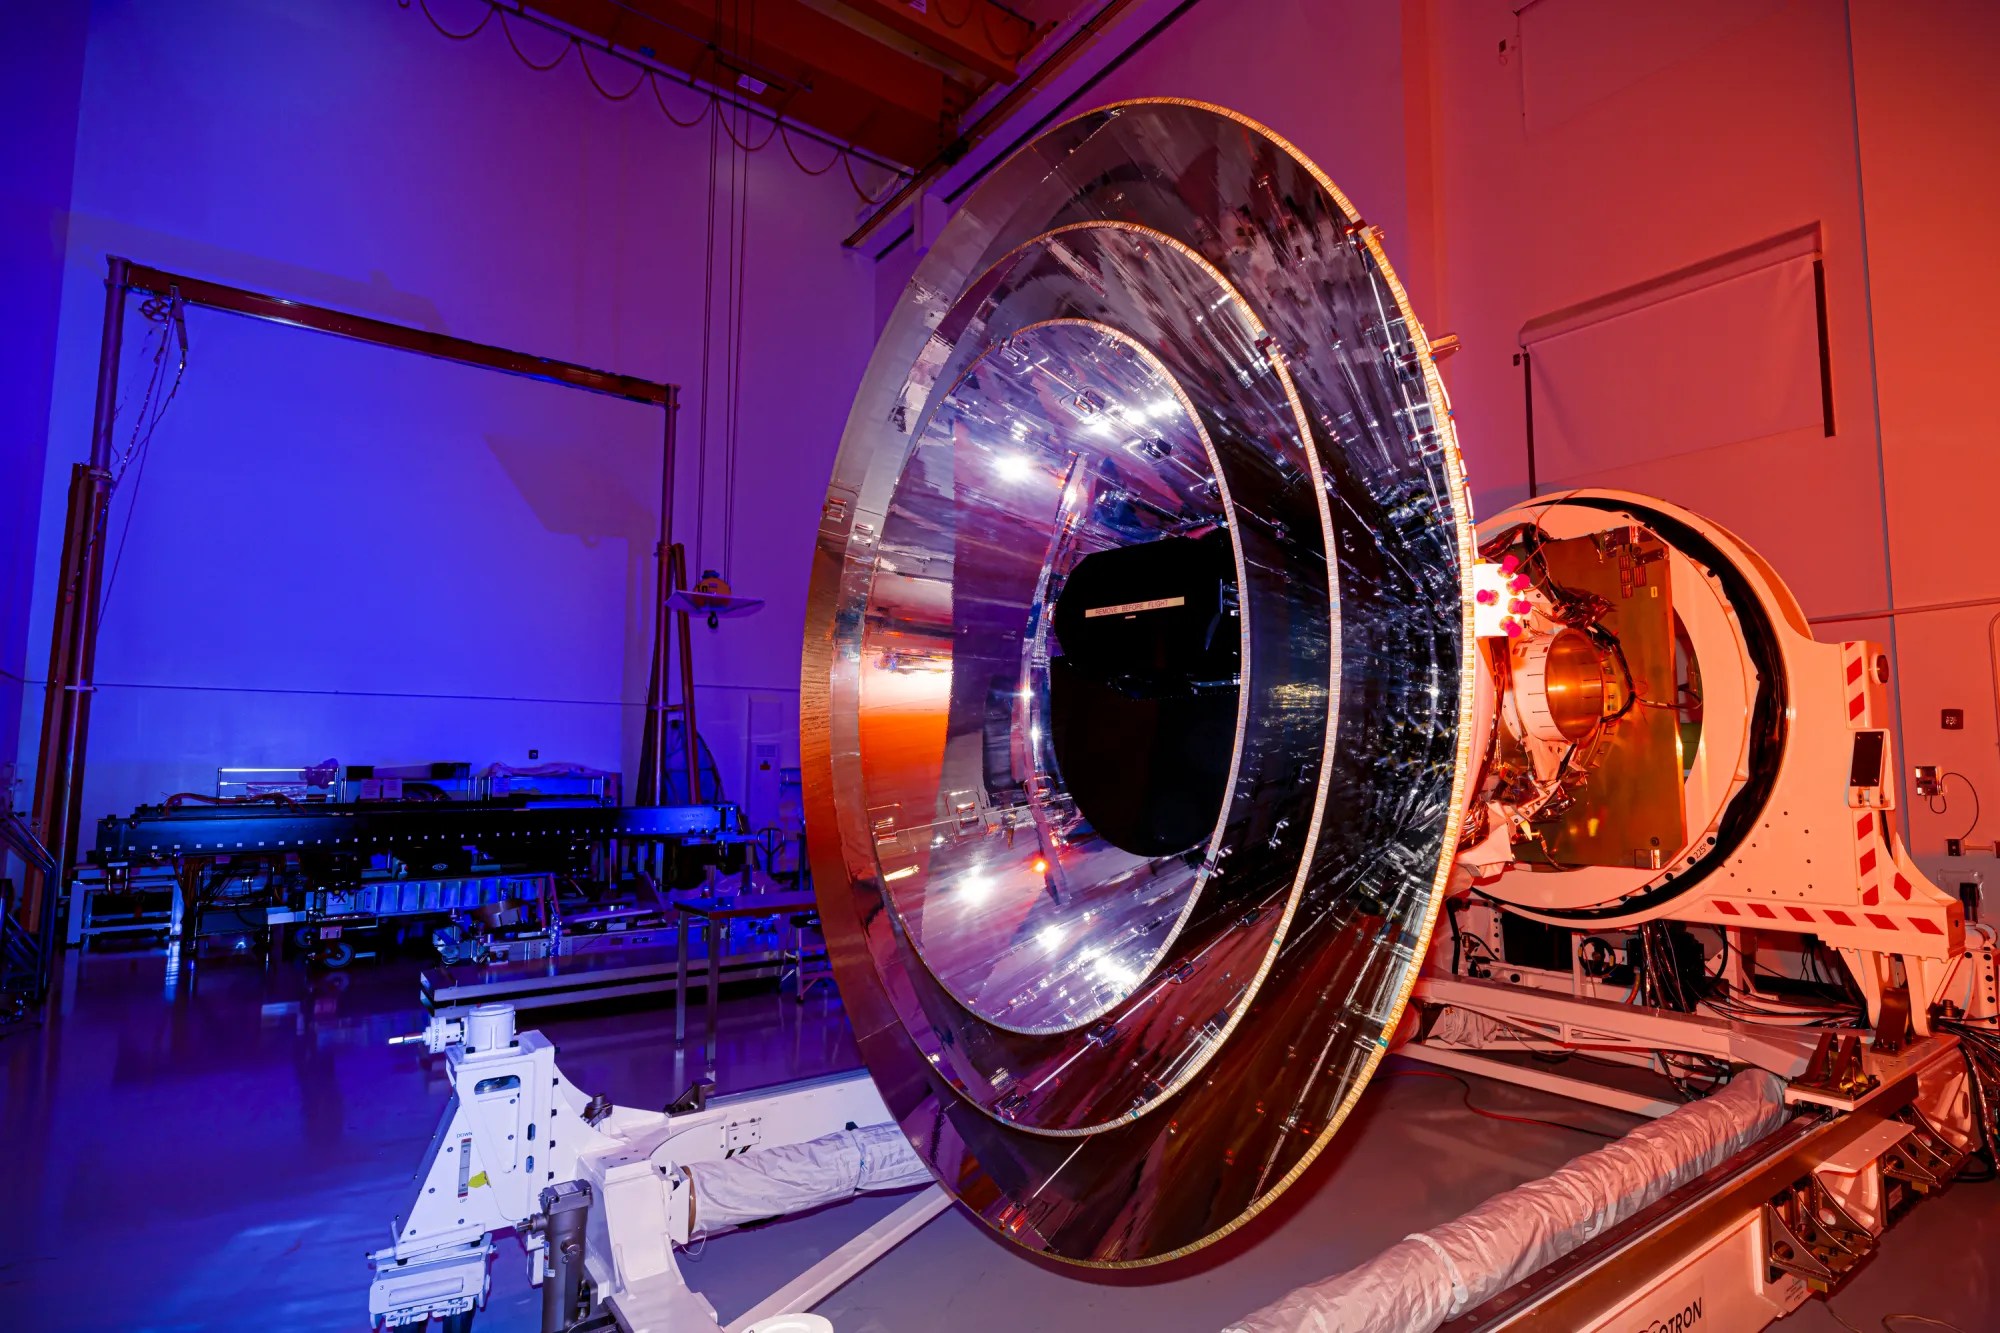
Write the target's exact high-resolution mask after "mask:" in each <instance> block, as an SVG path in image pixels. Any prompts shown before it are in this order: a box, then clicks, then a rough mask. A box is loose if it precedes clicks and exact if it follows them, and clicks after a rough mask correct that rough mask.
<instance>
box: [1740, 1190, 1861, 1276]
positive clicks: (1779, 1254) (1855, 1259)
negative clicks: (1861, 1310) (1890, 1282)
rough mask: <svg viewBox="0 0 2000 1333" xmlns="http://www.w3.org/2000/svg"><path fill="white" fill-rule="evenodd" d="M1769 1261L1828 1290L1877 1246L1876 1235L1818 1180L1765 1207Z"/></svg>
mask: <svg viewBox="0 0 2000 1333" xmlns="http://www.w3.org/2000/svg"><path fill="white" fill-rule="evenodd" d="M1764 1227H1765V1235H1766V1237H1767V1238H1768V1241H1767V1255H1766V1257H1767V1259H1768V1260H1769V1262H1770V1265H1771V1266H1772V1267H1773V1268H1777V1269H1782V1270H1783V1271H1784V1272H1787V1273H1791V1274H1793V1275H1795V1276H1797V1277H1799V1278H1802V1279H1804V1281H1805V1284H1806V1285H1807V1286H1808V1287H1811V1288H1812V1289H1813V1290H1814V1291H1820V1292H1823V1291H1826V1290H1827V1289H1828V1288H1830V1287H1832V1286H1833V1284H1834V1283H1835V1282H1837V1281H1838V1280H1839V1279H1840V1278H1841V1277H1842V1276H1844V1275H1845V1274H1846V1273H1847V1272H1848V1271H1849V1270H1851V1269H1852V1268H1853V1267H1854V1266H1855V1265H1856V1264H1858V1263H1860V1262H1861V1261H1862V1259H1864V1258H1866V1257H1867V1255H1868V1252H1869V1251H1870V1250H1872V1249H1874V1248H1875V1239H1874V1237H1872V1236H1870V1235H1869V1234H1868V1231H1867V1229H1866V1228H1865V1227H1863V1226H1862V1225H1861V1224H1860V1223H1859V1222H1857V1221H1855V1220H1854V1218H1853V1217H1852V1216H1851V1215H1850V1214H1849V1213H1848V1211H1847V1209H1845V1208H1844V1207H1842V1206H1841V1204H1840V1201H1839V1200H1837V1199H1835V1198H1834V1197H1833V1195H1832V1194H1831V1193H1829V1192H1828V1191H1827V1189H1826V1187H1825V1186H1824V1185H1822V1184H1821V1183H1820V1182H1819V1181H1818V1180H1817V1179H1816V1178H1813V1177H1810V1176H1809V1177H1807V1178H1806V1179H1805V1180H1803V1181H1801V1182H1800V1183H1799V1184H1798V1185H1796V1186H1794V1187H1793V1188H1792V1190H1791V1191H1790V1193H1789V1194H1786V1195H1780V1196H1779V1198H1778V1199H1776V1200H1774V1201H1772V1202H1770V1203H1767V1204H1765V1205H1764Z"/></svg>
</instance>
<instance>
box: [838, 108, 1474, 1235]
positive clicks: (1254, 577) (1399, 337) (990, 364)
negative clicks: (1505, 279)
mask: <svg viewBox="0 0 2000 1333" xmlns="http://www.w3.org/2000/svg"><path fill="white" fill-rule="evenodd" d="M1471 558H1472V555H1471V530H1470V526H1469V514H1468V509H1467V505H1466V502H1465V486H1464V478H1463V475H1462V471H1461V468H1460V463H1459V458H1458V452H1457V447H1456V443H1455V440H1454V438H1453V434H1452V428H1451V422H1450V416H1449V411H1448V408H1447V406H1446V402H1445V396H1444V391H1443V387H1442V385H1441V384H1440V382H1439V380H1438V376H1437V372H1436V368H1435V366H1434V365H1433V363H1432V360H1431V354H1430V346H1429V343H1428V341H1427V340H1426V339H1425V336H1424V333H1423V330H1422V329H1421V328H1420V327H1419V326H1418V324H1417V322H1416V320H1415V318H1414V317H1413V316H1412V314H1411V312H1410V309H1409V305H1408V301H1407V300H1406V298H1405V295H1404V292H1403V289H1402V287H1401V286H1400V284H1399V283H1398V282H1397V280H1396V277H1395V274H1394V273H1393V272H1392V271H1391V270H1390V267H1389V264H1388V262H1387V260H1386V259H1385V258H1384V256H1383V253H1382V249H1381V243H1380V238H1379V236H1378V234H1377V233H1376V232H1375V231H1374V230H1373V229H1372V228H1370V227H1368V226H1366V225H1365V224H1364V223H1363V222H1362V221H1361V219H1360V218H1359V216H1358V215H1357V214H1356V212H1355V210H1354V208H1353V207H1352V205H1350V204H1349V203H1348V201H1347V200H1346V199H1345V198H1344V197H1343V196H1342V195H1341V194H1340V193H1339V191H1338V190H1336V189H1335V188H1334V186H1333V184H1332V183H1331V182H1330V181H1329V180H1327V178H1326V177H1325V176H1324V175H1322V174H1321V173H1320V172H1319V170H1318V169H1317V168H1316V167H1314V166H1313V165H1312V164H1311V163H1310V162H1308V161H1306V160H1305V159H1304V158H1303V157H1301V156H1300V155H1299V154H1298V153H1297V152H1296V151H1295V150H1294V149H1293V148H1292V147H1291V146H1290V145H1289V144H1287V143H1286V142H1285V141H1284V140H1282V139H1280V138H1278V137H1277V136H1276V135H1274V134H1272V133H1271V132H1270V131H1268V130H1266V129H1264V128H1262V127H1261V126H1258V125H1255V124H1253V123H1251V122H1249V121H1247V120H1244V119H1243V118H1242V117H1239V116H1236V115H1234V114H1232V113H1230V112H1227V111H1223V110H1220V109H1218V108H1215V107H1210V106H1203V105H1199V104H1195V103H1188V102H1170V101H1146V102H1132V103H1124V104H1120V105H1116V106H1111V107H1107V108H1104V109H1103V110H1100V111H1095V112H1092V113H1090V114H1088V115H1085V116H1082V117H1079V118H1077V119H1075V120H1072V121H1069V122H1067V123H1065V124H1063V125H1060V126H1057V127H1056V128H1054V129H1052V130H1050V131H1048V132H1047V133H1046V134H1044V135H1043V136H1042V137H1040V138H1039V139H1037V140H1035V141H1034V142H1033V143H1031V144H1030V145H1028V146H1027V147H1026V148H1024V149H1022V150H1021V151H1020V152H1019V153H1017V154H1016V155H1015V156H1014V157H1013V158H1011V159H1009V160H1008V161H1007V162H1006V163H1005V164H1004V165H1003V166H1002V167H1000V168H999V169H998V170H997V171H995V172H994V173H993V174H992V175H991V176H990V177H989V178H988V179H987V180H986V181H985V182H984V183H983V184H982V185H981V186H980V187H979V189H978V190H977V191H976V192H975V193H974V194H973V195H972V196H971V197H970V198H969V199H968V200H967V201H966V202H965V204H964V206H963V207H962V208H961V209H960V210H959V212H958V213H957V215H956V216H955V217H954V218H953V220H952V221H951V223H950V224H949V225H948V226H947V227H946V229H945V231H944V233H943V235H942V236H941V237H940V238H939V239H938V241H937V243H936V244H935V245H933V246H932V248H931V249H930V251H929V252H928V253H927V254H926V255H925V256H924V258H923V260H922V261H921V263H920V264H919V266H918V268H917V271H916V274H915V276H914V277H913V279H912V280H911V282H910V285H909V288H908V289H907V291H905V293H904V294H903V296H902V298H901V300H900V301H899V302H898V303H897V305H896V307H895V309H894V311H893V312H892V314H891V315H890V317H889V320H888V323H887V326H886V328H885V330H884V332H883V334H882V337H881V341H880V343H879V345H878V346H877V348H876V351H875V355H874V359H873V361H872V362H871V363H870V367H869V370H868V374H867V378H866V380H865V381H864V382H863V384H862V387H861V390H860V393H859V395H858V397H857V399H856V401H855V406H854V410H853V414H852V415H851V417H850V418H849V421H848V426H847V431H846V435H845V436H844V438H843V439H842V442H841V447H840V454H839V458H838V460H837V462H836V464H835V468H834V475H833V479H832V483H831V485H830V486H829V487H828V491H827V500H826V506H825V509H824V512H823V514H822V517H821V522H820V529H819V534H818V543H817V546H816V550H815V555H814V563H813V570H812V589H811V603H810V609H809V612H808V619H807V625H806V650H805V661H804V667H803V673H802V680H801V693H802V703H801V718H802V723H801V730H802V750H803V760H804V770H805V771H804V777H805V789H806V799H807V825H808V837H809V843H810V847H811V856H812V868H813V875H814V882H815V884H816V886H817V891H818V896H819V901H820V907H821V917H822V920H823V922H824V925H825V930H826V935H827V939H828V947H829V951H830V952H831V954H832V957H833V964H834V969H835V973H836V977H837V979H838V981H839V984H840V991H841V995H842V997H843V999H844V1001H845V1003H846V1005H847V1008H848V1011H849V1013H850V1015H851V1016H852V1018H853V1021H854V1024H855V1029H856V1034H857V1037H858V1039H859V1044H860V1048H861V1053H862V1056H863V1058H864V1059H865V1060H866V1061H867V1064H868V1067H869V1069H870V1071H871V1073H872V1074H873V1075H874V1077H875V1079H876V1081H877V1082H878V1083H879V1084H880V1086H881V1088H882V1092H883V1094H884V1096H885V1098H886V1099H887V1101H888V1104H889V1107H890V1110H891V1112H892V1113H893V1114H894V1115H895V1116H896V1117H897V1119H898V1120H899V1121H900V1122H901V1124H902V1126H903V1128H904V1130H905V1131H906V1132H907V1133H908V1135H909V1136H910V1138H911V1140H912V1141H913V1142H914V1143H915V1144H916V1145H917V1147H918V1149H919V1150H920V1151H921V1152H922V1153H923V1155H924V1157H925V1159H926V1160H927V1161H928V1162H929V1163H930V1165H931V1167H932V1169H933V1170H934V1171H935V1172H936V1174H937V1177H938V1179H939V1180H940V1181H941V1182H942V1183H943V1184H944V1185H945V1187H946V1188H948V1189H949V1190H950V1191H951V1192H952V1193H953V1194H954V1195H956V1196H957V1198H958V1199H959V1200H960V1201H961V1202H962V1203H963V1204H964V1205H965V1206H966V1207H967V1208H969V1209H971V1210H972V1211H973V1212H974V1213H976V1214H977V1215H978V1216H979V1217H981V1218H982V1219H983V1220H984V1221H986V1222H987V1223H988V1224H989V1225H991V1226H992V1227H993V1228H995V1229H996V1230H997V1231H999V1232H1000V1233H1001V1234H1002V1235H1004V1236H1006V1237H1007V1238H1008V1239H1010V1240H1012V1241H1014V1242H1015V1243H1017V1244H1019V1245H1021V1246H1023V1247H1025V1248H1027V1249H1030V1250H1033V1251H1035V1252H1037V1253H1042V1254H1047V1255H1050V1256H1053V1257H1056V1258H1060V1259H1064V1260H1069V1261H1072V1262H1077V1263H1084V1264H1099V1265H1116V1266H1123V1265H1133V1264H1145V1263H1153V1262H1157V1261H1160V1260H1163V1259H1167V1258H1171V1257H1174V1256H1176V1255H1179V1254H1183V1253H1186V1252H1187V1251H1189V1250H1192V1249H1194V1248H1196V1247H1198V1246H1201V1245H1203V1244H1206V1243H1208V1242H1210V1241H1213V1240H1215V1239H1217V1238H1218V1237H1220V1236H1222V1235H1225V1234H1227V1233H1228V1232H1229V1231H1231V1230H1233V1229H1234V1228H1236V1227H1237V1226H1239V1225H1241V1224H1242V1223H1243V1221H1245V1220H1246V1219H1247V1218H1249V1217H1250V1216H1251V1215H1253V1214H1254V1213H1256V1212H1257V1211H1258V1210H1259V1209H1260V1208H1262V1207H1263V1206H1264V1205H1265V1204H1267V1203H1268V1202H1269V1201H1270V1200H1271V1199H1272V1198H1273V1197H1275V1196H1276V1195H1277V1193H1278V1192H1279V1191H1280V1190H1282V1189H1283V1188H1284V1187H1285V1186H1286V1185H1287V1184H1288V1183H1290V1182H1291V1181H1292V1180H1294V1179H1295V1178H1296V1177H1297V1176H1298V1175H1299V1174H1300V1173H1301V1172H1302V1171H1303V1170H1304V1169H1305V1168H1306V1166H1307V1165H1308V1164H1309V1163H1310V1162H1311V1161H1312V1159H1313V1157H1314V1156H1315V1154H1317V1153H1318V1151H1319V1150H1320V1149H1321V1148H1322V1147H1324V1146H1325V1144H1326V1143H1327V1142H1328V1140H1329V1139H1330V1138H1331V1136H1332V1135H1333V1133H1334V1131H1335V1130H1336V1129H1337V1128H1338V1127H1339V1125H1340V1123H1341V1120H1342V1119H1343V1118H1344V1117H1345V1115H1346V1114H1347V1112H1348V1110H1349V1108H1350V1107H1351V1106H1352V1105H1353V1103H1354V1100H1355V1098H1356V1097H1357V1096H1358V1095H1359V1093H1360V1091H1361V1088H1362V1086H1363V1085H1364V1084H1365V1083H1366V1081H1367V1079H1368V1076H1369V1074H1370V1072H1371V1071H1372V1070H1373V1069H1374V1067H1375V1065H1376V1063H1377V1061H1378V1060H1379V1059H1380V1058H1381V1055H1382V1052H1383V1050H1384V1048H1385V1046H1386V1044H1387V1041H1388V1037H1389V1034H1390V1032H1391V1031H1392V1030H1393V1028H1394V1025H1395V1023H1396V1020H1397V1018H1398V1017H1399V1015H1400V1013H1401V1010H1402V1007H1403V1004H1404V1002H1405V1000H1406V999H1407V998H1408V995H1409V992H1410V988H1411V986H1412V985H1413V984H1414V983H1415V980H1416V975H1417V969H1418V965H1419V962H1420V960H1421V958H1422V955H1423V952H1424V949H1425V947H1426V945H1427V942H1428V939H1429V935H1430V930H1431V925H1432V922H1433V920H1434V919H1435V916H1436V912H1437V905H1438V902H1439V898H1440V894H1441V892H1442V887H1443V884H1444V880H1445V876H1446V874H1447V872H1448V870H1449V866H1450V861H1451V854H1452V851H1453V849H1454V848H1455V846H1456V843H1457V840H1458V829H1459V812H1460V808H1461V805H1462V802H1463V796H1464V789H1465V785H1466V781H1467V775H1466V766H1467V758H1466V754H1467V735H1466V733H1467V731H1468V729H1469V718H1470V712H1471V701H1472V686H1473V672H1472V665H1471V658H1470V656H1469V651H1470V645H1471V642H1472V639H1471V625H1470V605H1469V602H1468V600H1467V597H1466V595H1465V592H1464V588H1463V574H1464V571H1465V570H1466V569H1467V567H1468V566H1469V564H1470V562H1471Z"/></svg>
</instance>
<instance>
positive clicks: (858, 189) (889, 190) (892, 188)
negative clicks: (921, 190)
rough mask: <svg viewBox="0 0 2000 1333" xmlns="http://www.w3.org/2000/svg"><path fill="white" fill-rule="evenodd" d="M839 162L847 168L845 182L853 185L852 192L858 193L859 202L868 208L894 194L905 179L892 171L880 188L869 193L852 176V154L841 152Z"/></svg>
mask: <svg viewBox="0 0 2000 1333" xmlns="http://www.w3.org/2000/svg"><path fill="white" fill-rule="evenodd" d="M840 164H841V165H842V166H844V167H846V168H847V183H848V184H849V185H852V186H853V187H854V193H855V194H857V195H859V196H860V197H861V202H862V203H863V204H865V205H867V206H868V207H869V208H873V207H875V206H876V205H877V204H879V203H881V202H882V201H883V200H884V199H887V198H888V197H889V196H890V195H892V194H894V193H895V192H896V191H897V189H898V188H899V187H901V185H902V183H903V181H904V180H905V179H906V178H905V177H903V176H901V175H899V174H896V173H893V172H892V173H891V174H890V176H889V179H888V181H887V182H886V183H885V184H884V185H883V186H882V188H881V189H879V190H877V191H876V192H875V193H873V194H870V193H869V192H868V191H867V190H865V189H863V188H862V185H861V182H860V181H858V180H856V179H855V178H854V154H852V153H842V154H841V155H840Z"/></svg>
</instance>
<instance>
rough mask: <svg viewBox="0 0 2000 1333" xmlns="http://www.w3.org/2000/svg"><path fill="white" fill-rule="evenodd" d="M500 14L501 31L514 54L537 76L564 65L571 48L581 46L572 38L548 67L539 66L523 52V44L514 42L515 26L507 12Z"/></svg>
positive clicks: (503, 11) (500, 10)
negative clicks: (509, 20) (508, 17)
mask: <svg viewBox="0 0 2000 1333" xmlns="http://www.w3.org/2000/svg"><path fill="white" fill-rule="evenodd" d="M495 8H496V9H499V7H498V6H495ZM499 14H500V31H502V32H504V33H506V34H507V45H509V46H511V47H513V48H514V54H515V55H517V56H519V57H520V58H521V63H522V64H524V65H526V66H527V67H528V68H529V69H531V70H533V71H535V73H537V74H546V73H548V72H549V71H550V70H552V69H554V68H555V67H556V66H557V65H560V64H562V62H563V61H565V60H567V59H569V52H570V48H571V47H573V46H577V45H579V43H578V42H577V40H576V38H574V37H571V38H570V39H569V40H567V41H565V42H564V43H563V44H562V49H561V50H560V51H558V52H556V58H555V59H554V60H551V61H549V62H548V63H547V64H546V65H537V64H536V63H535V62H534V61H532V60H530V59H528V53H527V52H525V51H523V50H522V49H521V44H520V43H519V42H517V41H515V40H514V25H513V24H511V23H509V22H508V21H507V11H506V10H504V9H499ZM537 26H540V25H537Z"/></svg>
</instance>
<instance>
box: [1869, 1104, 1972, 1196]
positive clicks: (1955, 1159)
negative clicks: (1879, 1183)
mask: <svg viewBox="0 0 2000 1333" xmlns="http://www.w3.org/2000/svg"><path fill="white" fill-rule="evenodd" d="M1901 1118H1902V1119H1903V1120H1904V1121H1905V1122H1906V1123H1908V1124H1909V1125H1910V1126H1911V1129H1910V1132H1909V1134H1908V1135H1906V1136H1905V1137H1904V1138H1903V1139H1902V1140H1901V1141H1899V1142H1898V1143H1897V1144H1896V1145H1895V1146H1894V1147H1893V1148H1891V1149H1889V1150H1888V1151H1887V1152H1885V1153H1883V1154H1882V1174H1883V1175H1885V1176H1888V1177H1889V1178H1890V1179H1892V1180H1900V1181H1903V1182H1905V1183H1906V1184H1908V1185H1909V1186H1910V1188H1911V1189H1913V1190H1915V1191H1916V1192H1917V1193H1919V1194H1929V1193H1930V1192H1931V1191H1932V1190H1935V1189H1942V1188H1944V1186H1946V1185H1948V1184H1950V1183H1951V1180H1952V1177H1954V1176H1956V1175H1957V1174H1958V1170H1959V1168H1960V1167H1961V1166H1963V1165H1964V1162H1965V1155H1964V1154H1962V1153H1955V1152H1953V1151H1951V1148H1950V1146H1949V1145H1948V1144H1947V1143H1946V1141H1945V1139H1944V1137H1943V1136H1942V1135H1941V1134H1939V1133H1938V1132H1937V1130H1936V1129H1934V1128H1933V1127H1932V1126H1931V1123H1930V1122H1929V1121H1928V1120H1926V1119H1925V1118H1924V1115H1923V1112H1921V1111H1919V1110H1917V1108H1916V1107H1914V1106H1912V1107H1909V1108H1907V1109H1905V1110H1904V1112H1903V1114H1902V1117H1901Z"/></svg>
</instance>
